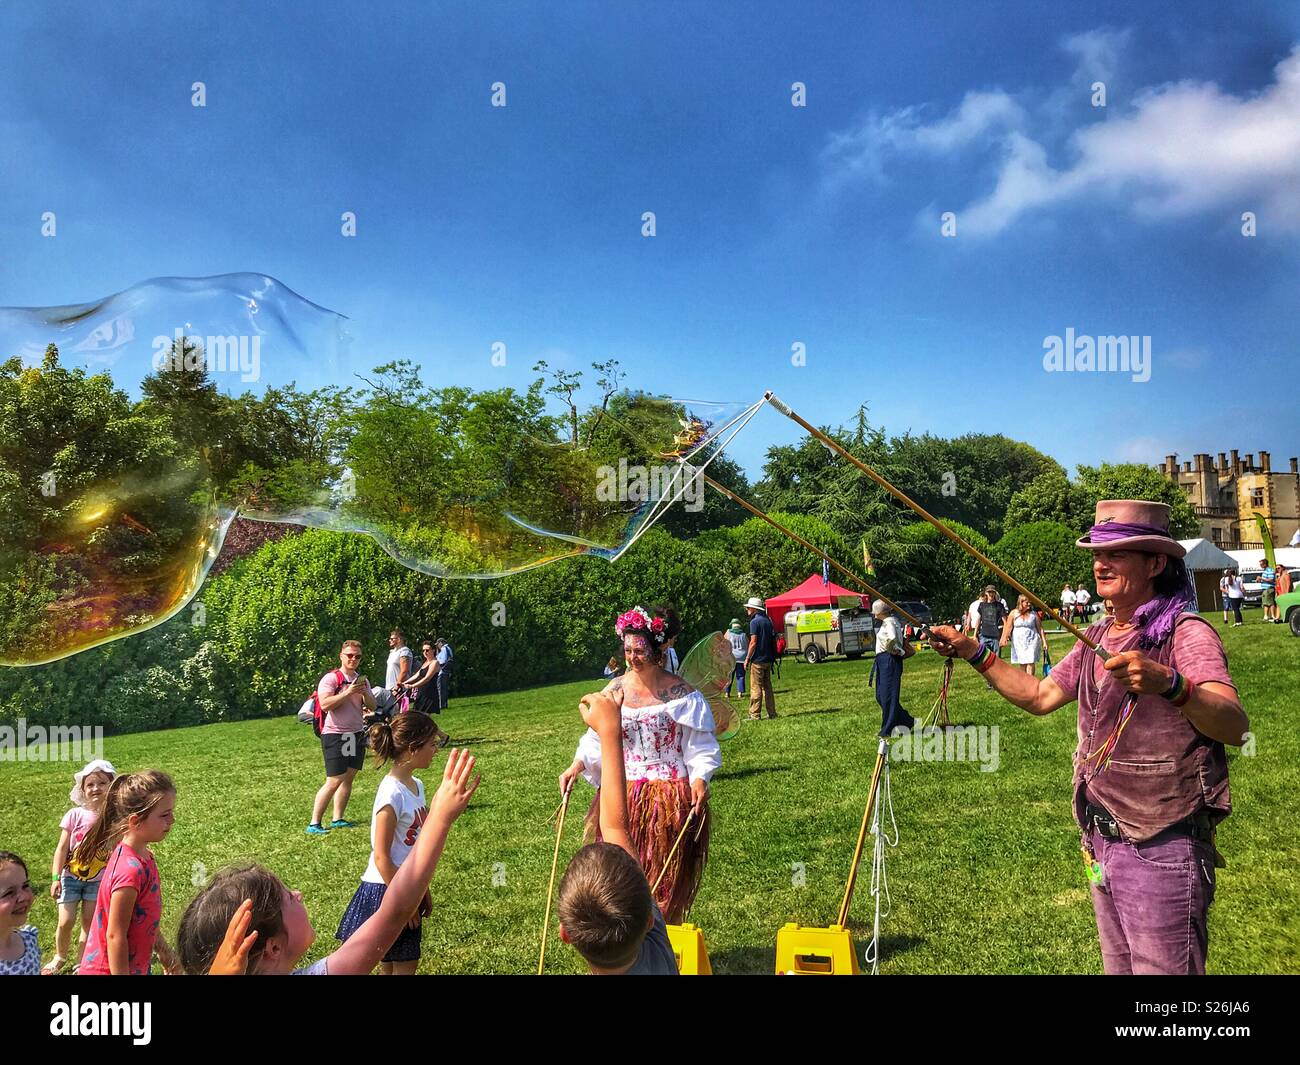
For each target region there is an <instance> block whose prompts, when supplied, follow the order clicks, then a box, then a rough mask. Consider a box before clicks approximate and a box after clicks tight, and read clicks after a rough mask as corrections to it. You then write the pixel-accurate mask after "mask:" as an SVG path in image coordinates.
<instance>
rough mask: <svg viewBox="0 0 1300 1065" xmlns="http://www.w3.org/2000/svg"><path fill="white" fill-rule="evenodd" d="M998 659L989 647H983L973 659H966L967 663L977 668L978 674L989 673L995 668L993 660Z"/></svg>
mask: <svg viewBox="0 0 1300 1065" xmlns="http://www.w3.org/2000/svg"><path fill="white" fill-rule="evenodd" d="M996 657H997V655H995V654H994V653H993V652H992V651H991V650H989V649H988V648H987V647H981V648H980V649H979V650H978V651H977V652H976V653H975V655H974V656H973V657H971V658H968V659H966V661H967V662H969V663H970V664H971V665H972V666H974V667H975V672H976V673H987V672H988V671H989V670H990V669H992V668H993V660H994V659H995V658H996Z"/></svg>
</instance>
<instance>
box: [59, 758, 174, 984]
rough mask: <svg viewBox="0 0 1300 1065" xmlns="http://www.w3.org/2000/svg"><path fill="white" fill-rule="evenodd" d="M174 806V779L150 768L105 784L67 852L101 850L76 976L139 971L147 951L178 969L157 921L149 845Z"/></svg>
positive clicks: (85, 854)
mask: <svg viewBox="0 0 1300 1065" xmlns="http://www.w3.org/2000/svg"><path fill="white" fill-rule="evenodd" d="M175 809H176V786H175V785H174V784H173V783H172V781H171V777H169V776H168V775H167V774H166V773H163V772H161V771H160V770H157V769H146V770H145V771H144V772H142V773H128V774H127V775H126V776H121V777H118V778H117V779H116V780H115V781H113V784H112V786H111V787H110V788H109V789H108V798H107V799H106V800H105V801H104V814H103V816H102V817H101V818H100V819H99V820H98V821H97V822H96V823H95V825H94V827H93V828H91V830H90V831H89V832H88V833H87V834H86V838H85V839H84V840H82V842H81V846H80V847H78V848H77V851H76V853H75V855H74V856H73V860H74V861H85V862H89V861H93V860H94V859H95V858H96V857H99V856H103V855H106V854H107V855H108V857H107V859H106V864H105V866H104V875H103V879H102V880H101V882H100V886H99V895H98V897H97V898H96V900H95V917H94V920H93V921H92V922H91V926H90V936H89V938H88V939H87V941H86V953H85V955H84V957H83V958H82V962H81V968H80V969H79V970H78V972H79V973H80V974H81V975H82V976H110V975H111V976H145V975H147V974H148V972H149V966H150V962H151V960H152V958H153V955H154V953H155V952H157V954H158V958H159V960H160V961H161V962H162V965H163V969H165V970H166V971H167V973H168V974H174V973H179V971H180V968H179V965H178V963H177V960H176V955H175V954H173V953H172V949H171V947H169V946H168V945H167V941H166V940H165V939H164V938H163V936H162V933H161V932H160V931H159V927H158V926H159V923H160V922H161V920H162V884H161V882H160V881H159V879H158V865H157V863H156V862H155V861H154V858H153V854H152V852H151V851H150V850H149V844H151V843H158V842H160V841H161V840H163V839H164V838H165V837H166V835H167V833H168V832H170V831H171V828H172V822H173V821H174V820H175ZM115 842H116V846H115V847H114V843H115ZM110 848H112V851H111V853H109V849H110Z"/></svg>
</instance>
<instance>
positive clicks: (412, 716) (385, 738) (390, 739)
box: [370, 710, 438, 768]
mask: <svg viewBox="0 0 1300 1065" xmlns="http://www.w3.org/2000/svg"><path fill="white" fill-rule="evenodd" d="M437 733H438V726H437V725H436V724H435V723H434V720H433V718H431V717H430V716H429V715H428V714H426V713H423V712H421V711H419V710H411V711H408V712H407V713H405V714H398V715H397V717H396V718H394V719H392V720H390V721H377V722H375V724H373V725H371V726H370V748H371V750H373V751H374V752H375V766H376V768H378V767H379V766H381V765H383V764H384V763H385V762H391V761H392V760H393V759H395V758H397V757H398V756H399V755H402V754H406V753H407V752H408V751H414V750H418V749H419V748H421V747H423V746H424V745H425V744H426V743H428V742H429V741H430V740H431V739H433V737H434V736H436V735H437Z"/></svg>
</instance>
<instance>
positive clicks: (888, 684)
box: [871, 599, 916, 736]
mask: <svg viewBox="0 0 1300 1065" xmlns="http://www.w3.org/2000/svg"><path fill="white" fill-rule="evenodd" d="M871 613H872V616H873V617H874V618H875V622H876V654H875V657H874V658H873V659H872V661H871V679H872V680H873V681H875V685H876V702H878V703H879V704H880V718H881V720H880V735H881V736H889V735H890V734H891V733H892V732H893V731H894V729H896V728H904V729H908V730H911V729H912V728H913V727H914V726H915V725H916V720H915V719H914V718H913V717H912V715H911V714H909V713H908V712H907V711H906V710H904V709H903V704H902V702H901V701H900V696H901V695H902V687H903V660H904V659H905V658H911V657H912V655H914V654H915V653H916V648H914V647H913V646H912V645H911V644H910V643H908V642H907V640H906V639H905V638H904V636H903V626H902V625H901V624H899V621H898V618H896V617H895V616H894V614H893V612H892V611H891V610H890V609H889V607H888V606H887V605H886V604H885V601H884V600H883V599H877V600H876V601H875V602H874V603H872V604H871Z"/></svg>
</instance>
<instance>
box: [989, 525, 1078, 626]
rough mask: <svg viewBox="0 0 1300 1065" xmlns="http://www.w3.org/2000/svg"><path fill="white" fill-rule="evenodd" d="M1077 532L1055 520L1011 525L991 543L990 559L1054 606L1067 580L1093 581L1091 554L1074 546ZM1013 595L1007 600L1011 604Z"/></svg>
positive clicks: (1057, 602)
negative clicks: (998, 538) (1004, 533)
mask: <svg viewBox="0 0 1300 1065" xmlns="http://www.w3.org/2000/svg"><path fill="white" fill-rule="evenodd" d="M1076 539H1077V534H1076V533H1075V532H1074V531H1073V530H1071V529H1069V528H1067V527H1066V526H1064V525H1062V524H1060V523H1059V522H1054V521H1035V522H1031V523H1030V524H1028V525H1020V526H1017V527H1015V528H1013V529H1012V530H1011V531H1010V532H1008V533H1007V534H1006V535H1005V536H1004V537H1002V539H1001V540H999V541H998V542H997V543H996V544H994V545H993V552H992V555H991V557H992V559H993V561H994V562H996V563H997V564H998V565H999V566H1001V567H1002V568H1003V569H1004V570H1006V571H1007V572H1008V573H1010V574H1011V576H1013V577H1015V578H1016V580H1018V581H1020V583H1021V584H1023V585H1024V586H1025V587H1026V588H1028V589H1029V590H1030V591H1031V592H1033V593H1034V594H1035V595H1037V596H1038V597H1039V598H1040V599H1042V600H1043V601H1044V602H1045V603H1047V605H1048V606H1051V607H1056V606H1057V605H1058V604H1059V603H1060V601H1061V588H1062V586H1063V585H1065V584H1066V583H1069V584H1070V585H1071V586H1077V585H1078V584H1079V583H1080V582H1083V583H1085V584H1092V556H1091V554H1090V553H1089V552H1087V551H1084V550H1082V549H1081V548H1078V547H1075V546H1074V541H1075V540H1076ZM1014 594H1015V593H1011V594H1008V595H1007V603H1008V604H1014V602H1015V599H1014Z"/></svg>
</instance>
